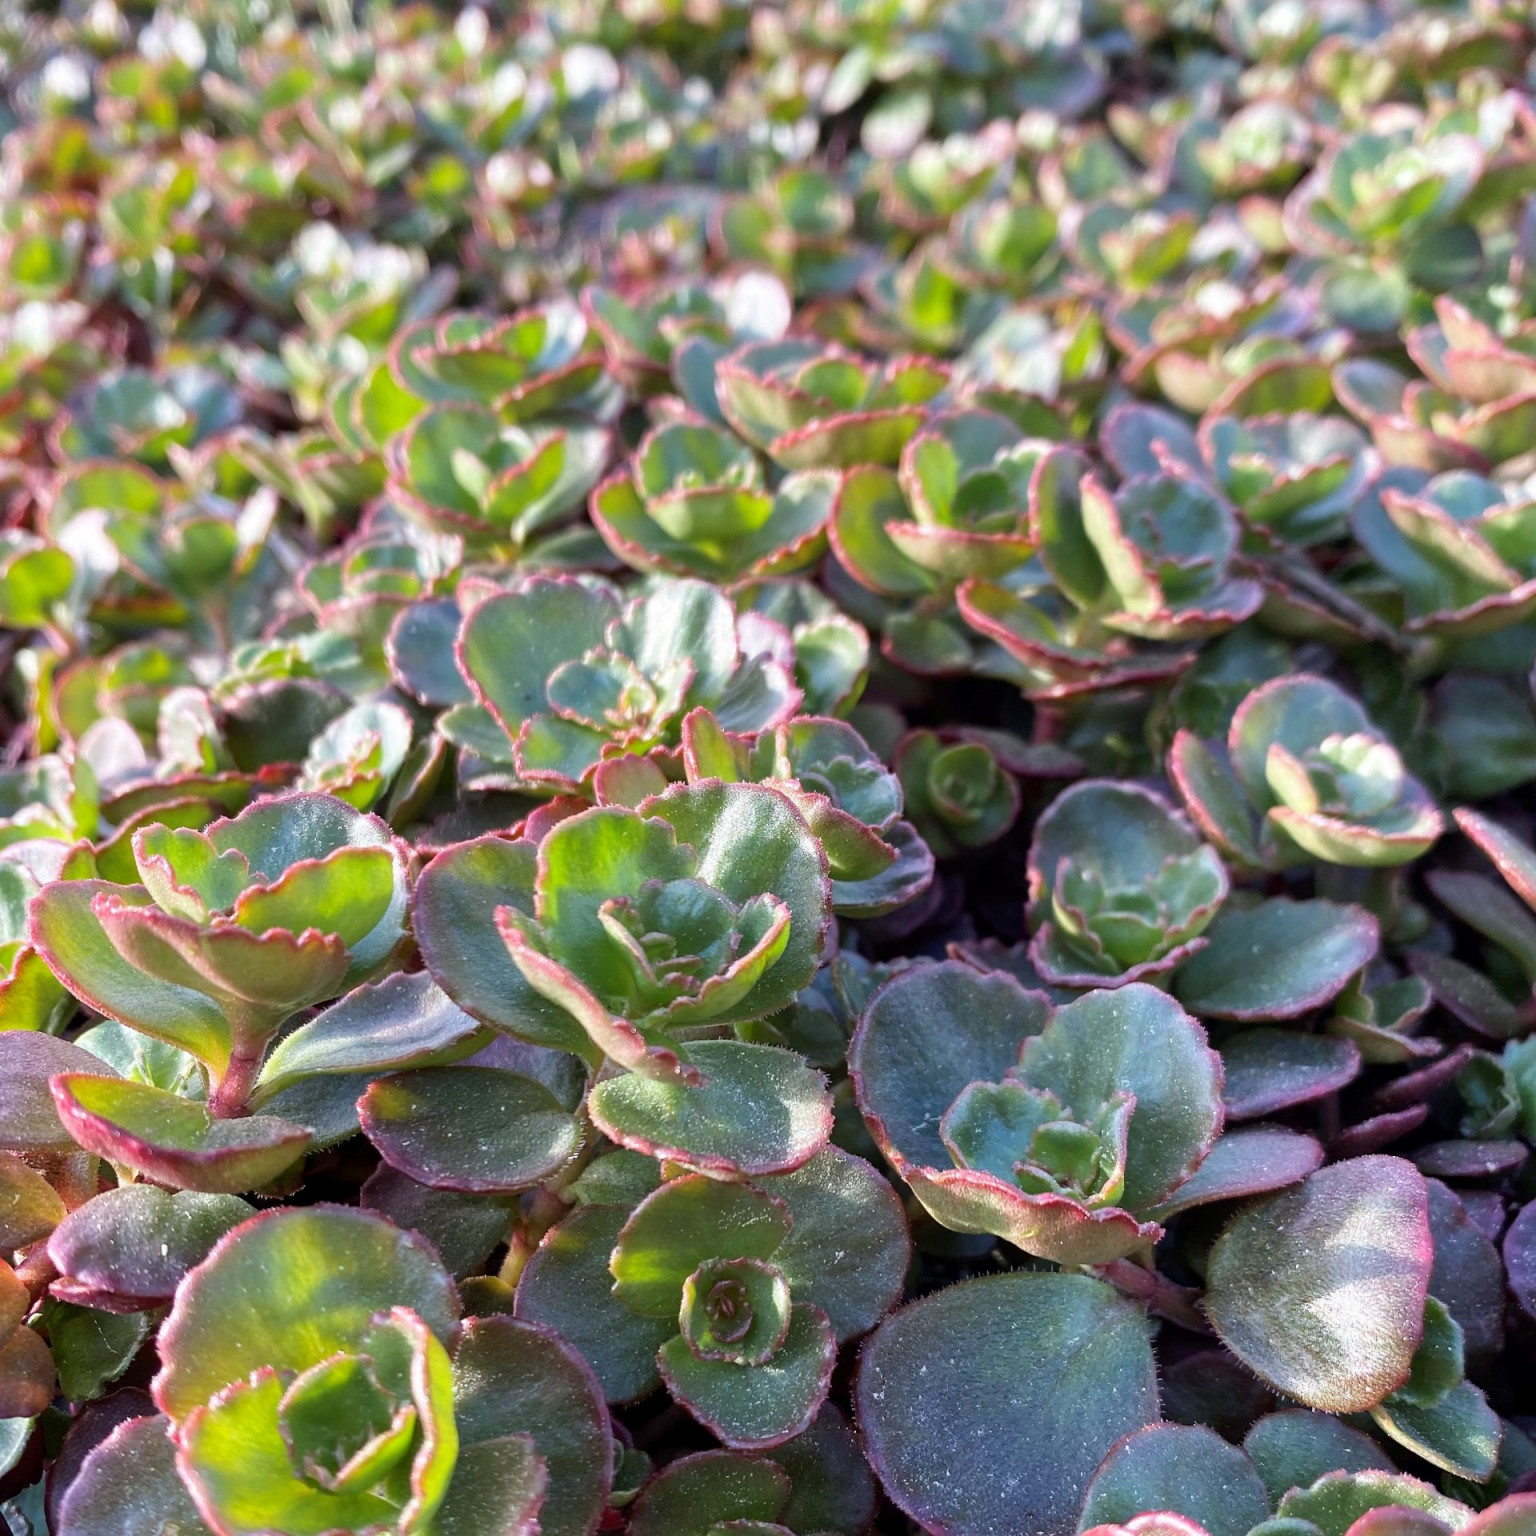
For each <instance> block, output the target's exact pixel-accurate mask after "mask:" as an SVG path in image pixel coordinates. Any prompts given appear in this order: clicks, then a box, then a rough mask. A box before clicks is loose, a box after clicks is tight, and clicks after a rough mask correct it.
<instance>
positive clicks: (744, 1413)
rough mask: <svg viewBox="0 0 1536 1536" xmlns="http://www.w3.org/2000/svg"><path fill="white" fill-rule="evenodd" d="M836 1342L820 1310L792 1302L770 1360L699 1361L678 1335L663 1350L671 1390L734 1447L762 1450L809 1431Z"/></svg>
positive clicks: (823, 1397)
mask: <svg viewBox="0 0 1536 1536" xmlns="http://www.w3.org/2000/svg"><path fill="white" fill-rule="evenodd" d="M836 1361H837V1341H836V1340H835V1339H834V1338H833V1335H832V1327H831V1324H829V1323H828V1322H827V1319H826V1316H825V1314H824V1313H822V1312H821V1311H820V1309H819V1308H816V1307H812V1306H808V1305H803V1304H802V1305H797V1306H795V1307H794V1308H793V1309H792V1311H791V1314H790V1322H789V1332H788V1335H787V1336H786V1337H785V1340H784V1343H783V1345H782V1346H781V1347H780V1348H779V1350H778V1351H777V1352H776V1353H775V1354H774V1355H773V1357H772V1359H770V1360H769V1361H768V1363H767V1364H766V1365H735V1364H732V1363H730V1362H728V1361H722V1360H701V1359H699V1358H698V1357H697V1356H696V1355H695V1354H694V1353H693V1352H692V1351H691V1350H690V1348H689V1346H688V1344H687V1342H686V1341H685V1340H684V1339H683V1338H682V1337H681V1336H679V1337H676V1338H673V1339H669V1340H668V1341H667V1343H665V1344H663V1345H662V1347H661V1351H660V1354H659V1355H658V1357H657V1364H658V1367H659V1369H660V1371H661V1377H662V1380H663V1381H664V1382H665V1383H666V1385H667V1390H668V1391H669V1392H671V1394H672V1396H673V1397H674V1398H676V1399H677V1401H678V1402H680V1403H681V1404H682V1405H683V1406H684V1407H685V1408H687V1409H688V1411H689V1412H690V1413H691V1414H693V1416H694V1417H695V1418H696V1419H698V1420H699V1422H700V1423H702V1424H704V1425H705V1426H706V1427H707V1428H708V1429H710V1430H711V1431H712V1432H713V1433H714V1434H715V1435H717V1436H718V1437H719V1438H720V1440H721V1441H722V1442H723V1443H724V1444H725V1445H727V1446H729V1447H730V1448H731V1449H733V1450H758V1449H765V1448H768V1447H771V1446H774V1445H778V1444H780V1443H781V1442H783V1441H785V1440H788V1439H789V1438H790V1437H791V1436H792V1435H797V1434H799V1433H800V1432H801V1430H803V1429H805V1428H806V1427H807V1426H808V1425H809V1424H810V1422H811V1420H812V1419H813V1418H814V1417H815V1416H816V1413H817V1411H818V1410H819V1409H820V1407H821V1405H822V1403H824V1402H825V1401H826V1396H827V1387H828V1384H829V1383H830V1381H831V1379H832V1367H833V1365H834V1364H835V1363H836Z"/></svg>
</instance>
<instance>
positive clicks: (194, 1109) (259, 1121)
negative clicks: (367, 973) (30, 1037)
mask: <svg viewBox="0 0 1536 1536" xmlns="http://www.w3.org/2000/svg"><path fill="white" fill-rule="evenodd" d="M53 1099H54V1104H55V1105H56V1106H57V1108H58V1112H59V1118H60V1120H62V1121H63V1122H64V1123H65V1124H66V1125H67V1126H68V1127H69V1131H70V1134H71V1135H72V1136H73V1137H74V1138H75V1140H76V1141H77V1142H78V1143H79V1144H80V1145H81V1146H82V1147H84V1148H85V1149H86V1150H87V1151H88V1152H94V1153H95V1154H96V1155H97V1156H98V1157H105V1158H107V1159H108V1160H109V1161H111V1162H114V1163H121V1164H123V1165H124V1166H125V1167H128V1168H131V1169H133V1170H134V1172H135V1173H139V1174H143V1175H146V1176H148V1177H149V1178H152V1179H156V1180H158V1181H159V1182H161V1183H163V1184H169V1185H170V1186H171V1187H172V1188H173V1189H195V1190H203V1191H205V1192H207V1193H209V1194H238V1193H240V1192H241V1191H242V1190H248V1189H258V1188H260V1187H261V1186H262V1185H263V1184H268V1183H270V1182H271V1181H272V1180H273V1179H275V1178H277V1176H278V1175H279V1174H281V1173H283V1172H285V1171H286V1170H287V1169H289V1168H291V1167H292V1166H293V1164H294V1163H295V1162H297V1161H298V1159H299V1158H300V1157H302V1156H303V1154H304V1150H305V1148H306V1147H308V1145H309V1143H310V1140H311V1137H310V1133H309V1132H308V1131H307V1130H306V1129H305V1128H304V1127H303V1126H301V1125H294V1124H293V1123H292V1122H290V1121H287V1120H279V1119H278V1118H277V1117H276V1116H273V1115H250V1116H246V1117H244V1118H241V1119H235V1120H218V1119H215V1118H214V1117H213V1116H212V1115H210V1114H209V1113H208V1110H207V1109H206V1108H205V1107H204V1106H203V1105H202V1104H200V1103H197V1102H195V1101H194V1100H191V1099H183V1098H179V1097H177V1095H176V1094H174V1093H167V1092H166V1091H165V1090H164V1089H163V1088H153V1087H151V1086H150V1085H149V1084H147V1083H130V1082H125V1081H123V1080H122V1079H120V1078H114V1077H101V1076H99V1075H97V1074H95V1073H83V1072H66V1073H61V1074H60V1075H59V1076H57V1077H55V1078H54V1079H53Z"/></svg>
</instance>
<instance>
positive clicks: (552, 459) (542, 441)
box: [385, 402, 608, 551]
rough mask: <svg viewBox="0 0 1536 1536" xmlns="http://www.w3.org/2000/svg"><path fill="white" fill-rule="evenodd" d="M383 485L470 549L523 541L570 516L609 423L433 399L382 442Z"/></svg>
mask: <svg viewBox="0 0 1536 1536" xmlns="http://www.w3.org/2000/svg"><path fill="white" fill-rule="evenodd" d="M385 457H386V461H387V463H388V465H389V484H388V487H387V489H388V491H389V494H390V495H391V496H392V497H393V498H394V499H395V500H396V501H397V502H398V503H399V505H400V507H401V509H402V510H403V511H404V512H405V513H406V514H407V515H408V516H410V517H412V518H414V519H416V520H418V521H419V522H421V523H422V524H423V525H424V526H425V527H427V528H429V529H431V530H432V531H433V532H436V533H450V534H458V535H459V536H461V537H462V538H464V539H465V540H466V541H467V542H468V543H469V544H470V546H471V547H472V548H474V549H475V550H477V551H484V550H487V549H497V548H508V549H510V550H512V551H521V550H522V549H523V548H524V546H525V545H527V544H529V543H530V541H532V540H533V539H534V537H535V536H536V535H537V534H539V533H540V532H543V531H545V530H547V529H550V528H553V527H556V526H558V525H559V524H561V523H563V522H566V521H568V520H569V519H570V518H571V517H572V516H574V515H575V514H576V513H577V512H578V511H579V509H580V507H581V503H582V500H583V498H584V497H585V496H586V494H587V492H588V491H590V490H591V489H592V487H593V486H594V485H596V484H597V481H598V478H599V476H600V475H601V474H602V472H603V469H604V467H605V466H606V464H607V461H608V433H607V431H606V429H605V428H603V427H599V426H593V425H591V424H589V423H587V424H583V423H577V422H553V421H547V420H535V421H531V422H528V423H526V424H523V423H509V422H507V421H504V420H503V419H501V418H500V417H498V416H497V415H496V414H495V412H493V411H492V410H490V409H488V408H486V407H485V406H482V405H478V404H472V403H467V402H466V403H452V404H444V405H438V406H433V407H432V408H430V409H429V410H427V411H426V412H424V413H423V414H422V415H420V416H418V417H417V418H416V420H415V421H413V422H412V423H411V425H410V426H409V427H408V428H407V429H406V431H405V432H404V433H403V434H401V435H400V436H398V437H395V438H393V439H391V441H390V443H389V445H388V447H387V449H386V451H385Z"/></svg>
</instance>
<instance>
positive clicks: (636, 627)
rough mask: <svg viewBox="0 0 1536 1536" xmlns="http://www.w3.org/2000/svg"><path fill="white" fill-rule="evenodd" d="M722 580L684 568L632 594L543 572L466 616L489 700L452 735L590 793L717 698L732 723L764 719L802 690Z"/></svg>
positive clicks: (784, 711) (467, 668) (555, 784)
mask: <svg viewBox="0 0 1536 1536" xmlns="http://www.w3.org/2000/svg"><path fill="white" fill-rule="evenodd" d="M743 628H744V625H743V622H742V620H740V619H739V618H738V617H737V615H736V613H735V611H734V610H733V609H732V607H731V605H730V603H729V602H728V601H727V600H726V599H725V597H723V596H722V595H721V594H720V593H719V592H718V591H716V590H714V589H712V588H710V587H708V586H706V585H705V584H704V583H702V582H698V581H685V580H678V581H670V582H664V583H661V584H660V585H658V586H657V587H656V588H654V589H653V590H652V591H651V592H649V593H643V594H641V595H640V596H638V597H635V598H633V599H631V600H630V602H629V603H627V604H626V605H624V606H622V607H621V606H620V603H619V599H618V596H617V594H616V593H615V592H614V591H613V589H612V588H610V587H607V586H605V585H602V584H598V583H591V582H585V581H578V580H572V579H566V578H551V577H531V578H529V579H528V580H526V581H524V582H521V583H519V584H518V585H516V586H514V587H513V588H512V589H511V590H510V591H506V592H491V593H489V594H487V595H486V596H485V598H484V600H483V601H480V602H478V603H476V605H475V606H474V607H473V608H472V609H471V610H470V612H469V613H468V614H466V615H465V618H464V623H463V627H462V629H461V631H460V634H459V638H458V642H457V655H458V661H459V668H460V670H461V671H462V673H463V675H464V678H465V680H466V681H467V682H468V683H469V685H470V688H471V689H472V690H473V692H474V694H475V697H476V700H477V703H476V704H475V705H471V706H466V707H465V708H463V709H460V710H456V711H454V713H453V715H452V716H451V717H450V719H449V722H448V725H447V729H448V732H449V735H450V739H457V740H458V741H460V742H461V743H462V744H463V745H466V746H471V747H472V748H473V749H474V750H475V751H476V752H477V753H479V754H480V755H481V756H483V757H486V758H488V759H489V760H491V761H493V762H497V763H504V764H506V765H507V767H508V769H509V770H510V776H512V777H513V778H514V782H516V783H518V784H519V785H522V784H526V785H530V786H547V788H548V790H552V791H563V792H581V790H582V786H583V785H586V784H588V783H589V782H590V780H591V776H592V774H593V773H594V772H595V771H596V769H597V767H598V765H599V764H600V763H601V762H602V761H603V760H604V759H605V758H608V757H611V756H613V755H614V754H615V753H616V752H619V753H622V752H646V751H649V750H650V749H651V748H652V747H654V746H657V745H669V746H675V745H677V744H678V741H679V733H680V731H681V728H682V720H683V717H684V715H686V714H687V712H688V711H689V710H690V709H694V708H697V707H700V706H703V707H705V708H709V709H712V710H714V711H715V712H716V714H717V715H718V716H719V718H720V720H721V722H722V724H724V725H725V726H726V727H727V728H728V729H732V730H762V729H765V728H767V727H769V726H772V725H774V724H776V723H778V722H779V721H780V720H786V719H788V718H789V717H790V716H791V715H793V714H794V712H795V708H796V706H797V705H798V704H799V702H800V698H801V694H800V690H799V689H798V688H797V687H796V685H795V681H794V677H793V674H792V672H791V670H790V669H789V668H787V667H786V666H785V665H784V663H783V662H782V661H781V660H779V659H778V658H777V657H776V656H774V655H772V654H771V653H765V652H757V653H755V654H749V653H747V652H746V651H745V649H744V647H743V644H742V631H743Z"/></svg>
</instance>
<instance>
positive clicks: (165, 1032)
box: [32, 880, 270, 1072]
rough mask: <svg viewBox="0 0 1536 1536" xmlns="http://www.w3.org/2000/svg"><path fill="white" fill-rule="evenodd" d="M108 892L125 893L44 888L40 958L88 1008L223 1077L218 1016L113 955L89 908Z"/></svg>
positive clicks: (93, 886)
mask: <svg viewBox="0 0 1536 1536" xmlns="http://www.w3.org/2000/svg"><path fill="white" fill-rule="evenodd" d="M107 892H113V893H116V894H118V895H123V894H126V893H125V892H124V891H123V888H122V887H118V886H113V885H110V884H109V883H108V882H107V881H104V880H67V881H60V882H57V883H55V884H53V885H48V886H44V887H43V889H42V890H41V891H40V892H39V893H38V895H37V897H36V899H35V901H34V903H33V908H32V922H33V935H34V942H35V943H36V944H37V947H38V949H39V950H40V951H41V952H42V954H43V958H44V959H45V960H47V962H48V964H49V967H50V968H51V969H52V970H53V973H54V974H55V975H56V976H57V977H58V978H59V980H60V981H62V982H63V983H64V985H65V986H66V987H68V988H69V989H70V991H71V992H73V993H74V994H75V996H76V997H78V998H80V1000H81V1001H82V1002H84V1003H85V1004H86V1005H87V1006H88V1007H91V1008H94V1009H95V1010H96V1011H97V1012H98V1013H104V1014H106V1016H107V1017H108V1018H109V1019H116V1020H117V1021H118V1022H119V1023H121V1024H127V1025H129V1026H130V1027H131V1028H133V1029H137V1030H140V1031H142V1032H143V1033H144V1034H146V1035H149V1036H151V1037H152V1038H153V1039H156V1040H163V1041H164V1042H165V1043H166V1044H167V1045H174V1046H176V1047H178V1048H179V1049H181V1050H184V1051H187V1052H189V1053H190V1054H191V1055H193V1056H195V1057H197V1059H198V1060H199V1061H201V1062H203V1063H204V1064H205V1065H206V1066H208V1067H209V1068H211V1069H212V1070H213V1071H215V1072H222V1071H223V1068H224V1065H225V1063H226V1062H227V1061H228V1060H229V1052H230V1031H229V1025H228V1023H227V1022H226V1021H225V1018H224V1015H223V1013H222V1012H221V1011H220V1010H219V1008H218V1006H217V1004H215V1003H214V1001H213V1000H212V999H211V998H209V997H207V996H206V995H204V994H203V993H201V992H198V991H194V990H193V989H192V988H191V987H189V986H179V985H174V984H172V983H171V982H167V981H160V980H157V979H156V978H154V977H153V976H149V975H146V974H145V973H144V972H143V971H142V970H140V969H139V968H138V967H137V966H136V965H134V964H133V963H132V962H131V961H130V960H128V959H126V958H125V957H124V956H123V955H122V954H120V953H119V952H118V950H117V949H116V948H115V947H114V946H113V944H112V942H111V940H110V939H108V937H107V935H106V932H105V930H104V929H103V928H102V925H101V923H100V921H99V920H98V919H97V916H96V914H95V912H94V911H93V910H92V906H93V902H94V900H95V897H96V896H97V895H98V893H101V894H105V893H107ZM144 899H145V900H146V901H147V900H148V898H147V897H145V898H144ZM268 963H270V961H269V962H268Z"/></svg>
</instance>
